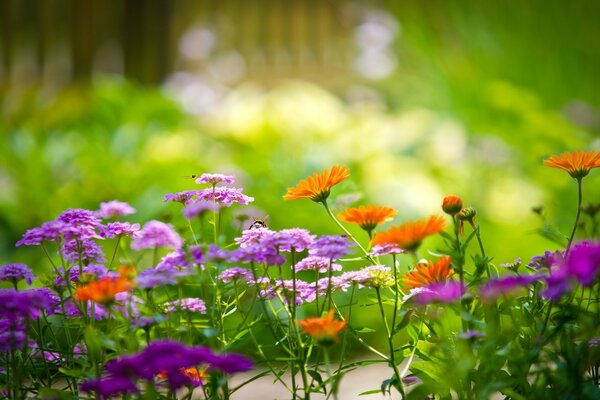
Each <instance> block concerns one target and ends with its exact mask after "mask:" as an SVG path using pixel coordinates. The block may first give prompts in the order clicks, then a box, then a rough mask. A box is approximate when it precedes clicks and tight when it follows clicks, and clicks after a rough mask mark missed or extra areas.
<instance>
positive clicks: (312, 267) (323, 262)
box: [294, 256, 342, 274]
mask: <svg viewBox="0 0 600 400" xmlns="http://www.w3.org/2000/svg"><path fill="white" fill-rule="evenodd" d="M294 269H295V270H296V272H299V271H317V272H319V273H322V274H323V273H325V272H328V271H329V270H330V269H331V270H332V271H341V269H342V266H341V265H340V264H335V263H333V262H331V258H325V257H319V256H308V257H306V258H303V259H302V260H300V261H298V262H297V263H296V265H294Z"/></svg>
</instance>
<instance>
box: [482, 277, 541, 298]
mask: <svg viewBox="0 0 600 400" xmlns="http://www.w3.org/2000/svg"><path fill="white" fill-rule="evenodd" d="M540 278H541V275H511V276H503V277H501V278H498V279H492V280H489V281H488V282H487V283H486V284H485V285H483V286H482V287H481V288H480V289H479V293H480V295H481V297H482V299H483V300H484V301H492V300H495V299H497V298H498V297H500V296H503V295H511V294H514V293H516V292H517V291H518V290H519V289H523V288H525V287H527V286H529V285H531V284H532V283H534V282H536V281H538V280H539V279H540Z"/></svg>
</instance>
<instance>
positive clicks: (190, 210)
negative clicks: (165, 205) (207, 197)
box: [181, 201, 220, 220]
mask: <svg viewBox="0 0 600 400" xmlns="http://www.w3.org/2000/svg"><path fill="white" fill-rule="evenodd" d="M219 208H220V207H219V204H218V203H215V202H212V201H197V202H195V203H189V204H187V205H186V206H185V207H183V209H182V210H181V213H182V214H183V216H184V217H185V218H186V219H188V220H192V219H194V218H196V217H197V216H198V215H201V214H202V213H204V212H207V211H208V212H215V211H219Z"/></svg>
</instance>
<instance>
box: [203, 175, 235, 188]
mask: <svg viewBox="0 0 600 400" xmlns="http://www.w3.org/2000/svg"><path fill="white" fill-rule="evenodd" d="M234 182H235V177H234V176H233V175H224V174H202V175H201V176H200V178H198V179H196V183H197V184H198V185H201V184H203V183H208V184H211V185H217V184H219V183H224V184H226V185H232V184H233V183H234Z"/></svg>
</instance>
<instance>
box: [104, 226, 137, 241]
mask: <svg viewBox="0 0 600 400" xmlns="http://www.w3.org/2000/svg"><path fill="white" fill-rule="evenodd" d="M139 230H140V224H130V223H129V222H110V223H108V224H106V226H103V227H102V228H100V235H101V236H102V237H105V238H108V239H112V238H114V237H116V236H129V237H135V235H136V233H137V232H138V231H139Z"/></svg>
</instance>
